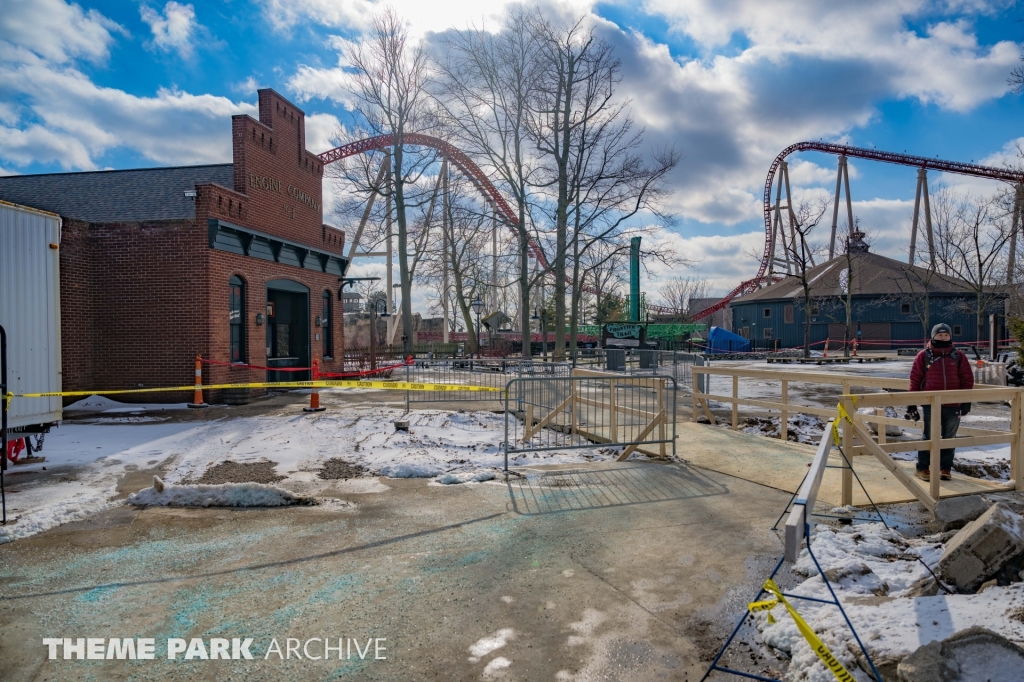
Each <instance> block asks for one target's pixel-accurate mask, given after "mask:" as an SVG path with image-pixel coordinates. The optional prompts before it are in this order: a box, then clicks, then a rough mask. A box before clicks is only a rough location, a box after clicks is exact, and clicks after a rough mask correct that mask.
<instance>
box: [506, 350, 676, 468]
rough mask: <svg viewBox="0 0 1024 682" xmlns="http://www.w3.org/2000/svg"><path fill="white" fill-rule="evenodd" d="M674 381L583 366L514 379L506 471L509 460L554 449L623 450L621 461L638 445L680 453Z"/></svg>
mask: <svg viewBox="0 0 1024 682" xmlns="http://www.w3.org/2000/svg"><path fill="white" fill-rule="evenodd" d="M675 384H676V382H675V379H674V378H673V377H671V376H664V375H659V376H650V375H648V376H628V375H619V374H614V373H609V372H596V371H592V370H586V369H579V368H577V369H576V370H574V371H573V372H572V375H571V376H550V377H518V378H514V379H511V380H510V381H508V383H507V384H506V392H505V440H504V443H503V446H504V450H505V453H504V454H505V470H506V471H508V465H509V460H510V459H511V460H516V459H519V458H520V457H523V456H524V455H525V454H526V453H536V452H543V451H550V450H572V449H581V448H592V449H600V448H608V447H613V448H622V452H621V453H619V454H618V457H617V461H624V460H626V459H628V458H629V456H630V455H632V454H633V452H635V451H636V450H637V449H638V448H642V451H643V453H644V454H648V455H652V456H655V457H667V456H668V454H669V452H671V455H672V457H675V455H676V446H675V442H676V419H675V415H676V394H677V392H676V387H675ZM670 424H671V428H670V426H669V425H670ZM669 431H671V434H670V433H669Z"/></svg>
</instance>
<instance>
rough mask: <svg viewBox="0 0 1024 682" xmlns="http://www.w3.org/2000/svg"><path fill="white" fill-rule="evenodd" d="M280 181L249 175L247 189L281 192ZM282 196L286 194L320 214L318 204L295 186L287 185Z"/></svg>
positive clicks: (263, 176) (253, 174) (254, 174)
mask: <svg viewBox="0 0 1024 682" xmlns="http://www.w3.org/2000/svg"><path fill="white" fill-rule="evenodd" d="M281 185H282V183H281V181H280V180H276V179H274V178H271V177H268V176H266V175H257V174H256V173H250V174H249V187H251V188H253V189H257V188H261V189H265V190H267V191H268V192H281ZM282 193H283V194H287V195H288V196H290V197H291V198H293V199H295V200H296V201H298V202H300V203H303V204H305V205H306V206H307V207H308V208H311V209H312V210H314V211H316V212H318V213H319V212H320V202H319V201H317V200H316V199H314V198H313V197H311V196H309V195H308V194H306V193H305V192H303V191H302V190H301V189H299V188H298V187H296V186H295V185H287V186H286V189H285V191H284V192H282Z"/></svg>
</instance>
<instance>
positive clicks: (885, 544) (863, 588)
mask: <svg viewBox="0 0 1024 682" xmlns="http://www.w3.org/2000/svg"><path fill="white" fill-rule="evenodd" d="M811 546H812V548H813V550H814V556H815V557H816V558H817V559H818V562H819V564H820V565H821V568H822V570H823V571H824V572H825V574H826V576H827V577H828V578H829V580H830V582H831V584H832V587H833V589H834V590H835V592H836V595H837V596H838V597H839V599H840V601H841V602H842V603H843V608H844V609H845V610H846V613H847V615H848V616H849V617H850V620H851V621H852V623H853V626H854V628H856V630H857V634H858V635H859V636H860V639H861V641H862V642H863V643H864V645H865V646H866V647H867V649H868V653H870V654H871V657H872V659H873V660H874V662H875V664H876V665H885V664H887V663H894V662H897V661H899V660H902V659H903V658H904V657H906V656H908V655H910V654H911V653H913V652H914V651H916V650H917V649H918V648H919V647H921V646H923V645H925V644H927V643H928V642H931V641H933V640H943V639H946V638H947V637H949V636H951V635H953V634H955V633H956V632H960V631H961V630H965V629H967V628H969V627H971V626H973V625H981V626H983V627H986V628H988V629H990V630H992V631H993V632H996V633H998V634H1000V635H1002V636H1003V637H1006V638H1007V639H1009V640H1011V641H1013V642H1015V643H1017V644H1018V645H1019V644H1021V643H1022V642H1024V622H1021V621H1020V620H1018V619H1015V618H1014V617H1013V615H1012V614H1013V613H1014V612H1015V611H1017V610H1018V609H1020V608H1022V606H1024V583H1016V584H1013V585H1010V586H1008V587H993V588H989V589H987V590H985V591H984V592H982V593H980V594H963V595H961V594H954V595H947V594H939V595H936V596H932V597H911V596H909V594H910V593H911V592H912V588H913V587H914V585H915V584H916V583H917V582H918V581H919V580H921V579H922V578H925V577H929V576H930V574H929V572H928V570H927V568H925V566H924V565H923V564H922V563H921V561H919V559H921V560H923V561H924V563H926V564H928V565H929V566H935V565H936V564H937V563H938V559H939V557H940V556H941V555H942V551H943V545H942V544H941V543H940V542H938V541H937V539H936V537H934V536H933V537H931V538H923V539H908V538H904V537H903V536H901V535H900V534H899V533H897V532H895V531H891V530H887V529H886V528H885V526H884V525H883V524H881V523H868V524H861V525H857V526H852V527H845V526H840V527H838V528H832V527H826V526H818V527H817V529H816V534H815V535H814V537H813V539H812V545H811ZM793 571H794V572H795V573H796V574H798V575H801V576H807V579H806V580H804V581H803V582H802V583H801V584H800V585H798V586H797V587H795V588H793V589H791V590H787V592H789V593H791V594H799V595H804V596H808V597H812V598H817V599H829V598H830V595H829V592H828V588H827V587H826V586H825V583H824V582H823V581H822V579H821V576H820V575H819V573H818V569H817V567H816V566H815V565H814V562H813V560H812V559H811V557H810V555H809V554H808V552H807V550H806V549H804V550H803V552H802V553H801V555H800V557H799V558H798V560H797V562H796V564H794V566H793ZM790 603H791V604H792V605H793V606H794V608H796V610H797V612H798V613H799V614H800V615H801V616H802V617H803V618H804V620H806V621H807V623H808V624H809V625H810V626H811V628H812V629H813V630H814V631H815V632H816V633H817V634H818V636H819V637H820V638H821V640H822V641H823V642H824V643H825V645H826V646H827V647H829V649H830V650H831V651H832V653H833V654H834V655H835V656H836V657H837V658H838V659H839V660H840V661H841V662H842V663H843V665H844V666H845V667H846V669H847V670H849V671H851V672H852V673H853V674H854V675H855V677H857V679H858V680H860V679H867V677H866V676H864V675H863V674H862V673H861V671H860V670H859V669H857V668H858V666H857V663H856V660H855V659H856V657H857V656H858V655H859V653H860V652H859V647H858V646H857V643H856V641H855V640H854V639H853V638H852V637H851V635H850V631H849V628H848V627H847V625H846V622H845V620H844V619H843V616H842V614H841V613H840V612H839V609H838V608H836V607H835V606H831V605H825V604H819V603H815V602H809V601H804V600H800V599H790ZM772 613H773V615H774V619H775V622H774V623H769V622H768V619H767V613H765V612H762V613H758V614H755V622H756V625H757V628H758V629H759V630H760V631H761V636H762V639H763V640H764V642H765V644H768V645H769V646H771V647H773V648H775V649H778V650H780V651H782V652H784V653H786V654H787V655H789V656H790V657H791V658H792V660H791V663H790V667H789V671H788V674H787V676H786V679H794V680H808V681H809V682H832V680H834V679H835V678H834V677H833V676H832V673H830V672H829V671H828V670H827V669H826V668H825V667H824V666H823V665H822V664H821V662H820V661H819V659H818V657H817V655H816V654H815V653H814V652H813V651H812V650H811V648H810V646H809V645H808V644H807V641H806V640H805V639H804V638H803V636H802V635H801V634H800V632H799V631H798V630H797V627H796V624H795V623H794V622H793V619H792V618H791V617H790V616H789V614H788V613H787V612H786V611H785V609H784V608H783V607H781V606H777V607H775V609H774V610H773V611H772Z"/></svg>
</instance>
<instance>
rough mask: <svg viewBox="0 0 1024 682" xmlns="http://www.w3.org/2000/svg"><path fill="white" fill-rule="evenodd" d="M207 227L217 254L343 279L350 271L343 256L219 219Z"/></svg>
mask: <svg viewBox="0 0 1024 682" xmlns="http://www.w3.org/2000/svg"><path fill="white" fill-rule="evenodd" d="M206 226H207V236H208V241H209V246H210V248H211V249H215V250H217V251H225V252H227V253H234V254H237V255H240V256H247V257H249V258H258V259H260V260H265V261H271V262H273V263H282V264H284V265H290V266H292V267H297V268H301V269H305V270H313V271H314V272H323V273H327V274H332V275H338V276H340V277H343V276H344V275H345V272H346V271H347V270H348V259H347V258H345V257H344V256H341V255H339V254H333V253H328V252H326V251H319V250H317V249H311V248H309V247H308V246H303V245H302V244H297V243H295V242H291V241H288V240H287V239H281V238H279V237H274V236H271V235H269V234H264V233H262V232H257V231H256V230H250V229H249V228H247V227H241V226H239V225H233V224H231V223H227V222H224V221H223V220H218V219H216V218H209V219H208V220H207V223H206Z"/></svg>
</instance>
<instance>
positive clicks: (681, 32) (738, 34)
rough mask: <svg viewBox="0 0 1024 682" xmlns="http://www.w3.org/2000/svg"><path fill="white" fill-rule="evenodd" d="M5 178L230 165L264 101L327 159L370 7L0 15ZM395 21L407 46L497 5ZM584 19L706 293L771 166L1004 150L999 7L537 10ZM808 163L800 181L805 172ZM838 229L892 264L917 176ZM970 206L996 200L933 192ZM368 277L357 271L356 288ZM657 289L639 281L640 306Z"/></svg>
mask: <svg viewBox="0 0 1024 682" xmlns="http://www.w3.org/2000/svg"><path fill="white" fill-rule="evenodd" d="M2 4H3V7H4V11H3V12H0V173H5V174H6V173H40V172H53V171H63V170H91V169H101V168H130V167H142V166H159V165H178V164H194V163H210V162H227V161H230V147H229V133H230V122H229V117H230V116H231V115H232V114H235V113H254V104H255V88H256V87H273V88H275V89H277V90H278V91H280V92H282V93H283V94H285V95H286V96H288V97H291V98H292V99H294V100H295V101H296V102H297V103H298V104H299V105H300V106H301V107H302V108H303V109H304V110H305V111H306V113H307V115H309V117H310V123H309V125H308V138H309V139H308V146H309V147H310V148H311V149H312V150H313V151H323V150H325V149H327V148H328V146H329V138H330V137H331V135H332V134H334V133H336V132H337V129H338V126H339V125H343V124H345V123H347V122H349V117H348V114H347V112H346V109H345V106H344V101H345V97H346V95H345V93H344V92H343V91H342V89H341V86H340V83H341V81H342V80H343V78H341V77H340V75H341V67H340V66H339V60H343V59H344V46H345V45H346V44H349V45H350V44H351V43H358V42H359V41H360V40H361V37H362V35H363V31H364V30H365V29H366V25H367V18H368V17H369V16H370V15H372V13H373V12H374V11H376V10H378V9H380V7H381V6H382V5H379V4H378V3H376V2H374V1H373V0H211V1H208V2H203V3H198V2H193V3H187V2H164V1H162V0H156V1H150V2H123V1H122V2H115V1H89V0H85V1H83V2H80V3H77V4H75V3H68V2H65V1H64V0H31V1H28V0H2ZM391 4H392V6H393V7H395V9H396V10H397V11H398V12H399V14H401V15H402V16H404V17H406V18H407V19H408V21H409V26H410V30H411V31H412V33H413V35H414V36H415V37H416V38H417V39H427V40H430V39H431V34H432V33H434V34H436V33H437V32H441V31H445V30H450V29H452V28H456V29H457V28H461V27H464V26H466V25H467V24H468V23H470V22H476V23H478V24H479V23H481V22H486V24H487V25H488V26H495V27H496V26H497V25H498V21H499V19H500V14H501V12H502V11H503V9H504V7H505V6H506V4H505V3H502V2H496V3H487V7H488V10H487V12H488V13H487V14H482V13H481V9H480V7H481V4H480V3H475V2H470V1H469V0H456V1H454V2H434V3H424V2H422V0H419V1H417V2H413V1H412V0H398V1H397V2H393V3H391ZM541 6H542V7H543V8H544V11H546V12H548V13H550V14H551V15H552V16H555V15H557V16H563V17H568V16H578V15H584V14H586V15H589V21H590V22H591V23H592V25H594V26H595V27H596V28H597V31H598V33H599V34H600V35H601V36H602V37H603V38H604V39H606V40H608V41H609V42H611V43H612V44H613V45H614V46H615V49H616V53H617V54H618V56H619V57H620V58H621V59H622V61H623V75H624V82H623V85H622V93H623V95H625V96H629V97H631V98H632V99H633V108H634V113H635V115H636V117H637V119H638V120H639V121H640V122H641V123H642V124H643V125H645V126H646V128H647V139H648V140H649V143H650V144H651V145H652V147H655V146H660V145H665V144H674V145H675V146H676V148H677V149H678V150H679V151H681V152H682V153H683V156H684V158H683V161H682V163H681V164H680V167H679V168H678V169H677V171H676V172H675V173H674V175H673V176H672V179H671V183H672V190H673V194H672V196H671V198H670V208H671V209H672V211H673V212H674V213H675V214H676V215H677V216H678V218H679V222H678V224H677V225H676V226H675V227H674V228H672V229H671V230H667V231H663V232H662V233H660V234H659V235H658V236H657V237H655V238H654V241H655V242H657V243H659V244H661V245H663V246H664V248H675V249H677V250H678V251H679V252H680V253H681V254H682V255H685V256H687V257H689V258H691V259H694V260H696V261H697V262H698V266H697V269H696V270H695V271H694V272H691V273H688V274H695V273H698V272H699V274H700V275H703V276H706V277H708V278H710V279H711V280H712V282H713V284H714V286H715V287H716V289H717V290H718V291H725V290H727V289H730V288H731V287H732V286H733V285H734V284H735V283H737V282H738V281H739V280H741V279H746V278H747V277H749V276H751V275H753V274H754V273H755V272H756V260H755V259H753V258H752V257H750V256H748V255H746V252H747V251H749V250H750V249H751V246H752V245H753V246H754V247H756V246H757V244H758V242H759V241H760V240H762V237H761V231H762V223H761V218H760V195H761V188H762V185H763V182H764V175H765V173H766V171H767V169H768V165H769V164H770V162H771V159H772V158H773V157H774V156H775V154H776V153H778V151H780V150H781V149H782V148H784V147H785V146H787V145H788V144H790V143H792V142H796V141H799V140H802V139H818V138H823V139H825V140H827V141H842V142H847V143H850V144H854V145H858V146H868V147H870V146H877V147H878V148H879V149H887V150H893V151H902V150H904V149H905V150H907V152H909V153H912V154H919V155H925V156H936V155H937V156H939V157H940V158H947V159H953V160H963V161H970V160H974V161H975V162H981V163H992V164H1000V163H1003V162H1005V161H1007V160H1009V159H1010V158H1011V156H1012V154H1011V153H1010V152H1009V150H1011V149H1012V145H1013V144H1014V143H1015V141H1016V140H1018V139H1019V138H1021V137H1022V136H1024V133H1022V132H1021V126H1020V121H1021V114H1022V113H1024V111H1022V102H1021V96H1019V95H1015V94H1012V93H1010V92H1009V90H1008V87H1007V85H1006V77H1007V75H1008V74H1009V72H1010V70H1011V69H1012V68H1013V67H1014V66H1016V65H1017V64H1018V63H1019V58H1020V53H1021V51H1020V46H1019V43H1020V42H1021V41H1022V40H1024V24H1022V23H1019V22H1018V19H1020V18H1021V11H1020V9H1019V8H1018V7H1017V6H1016V4H1015V3H1013V2H986V1H985V0H946V1H942V2H928V1H926V0H875V1H871V0H866V1H865V2H857V3H835V2H824V3H814V2H810V3H809V2H805V1H803V0H690V1H688V2H678V1H677V0H647V1H646V2H643V3H641V4H638V3H633V2H630V3H625V2H622V3H618V2H598V3H593V2H587V1H586V0H570V2H546V3H542V5H541ZM805 162H806V163H805ZM852 166H853V171H852V174H853V178H852V180H853V183H852V193H853V196H854V199H855V202H856V204H855V212H856V213H857V215H858V216H859V217H860V218H861V222H862V224H864V225H865V226H866V227H867V228H868V230H869V232H870V233H872V234H873V236H874V239H875V241H876V250H879V251H881V252H883V253H886V255H891V256H893V257H900V256H901V255H902V251H903V250H905V249H906V242H907V241H908V236H907V235H908V234H909V215H910V210H911V206H912V202H913V192H914V182H915V177H916V176H915V171H914V170H913V169H908V168H899V167H893V166H884V165H881V164H876V163H870V162H857V161H855V162H852ZM834 169H835V159H834V158H831V157H828V156H824V155H820V154H805V155H803V156H802V157H799V158H792V159H791V172H792V175H793V180H794V184H795V185H796V188H795V192H796V193H797V194H798V195H805V194H806V193H812V192H821V191H823V188H830V186H832V185H834V182H835V180H834V175H835V170H834ZM943 180H944V181H945V182H946V183H947V184H951V185H954V186H958V187H960V188H962V189H964V190H970V191H974V192H982V193H983V192H991V191H993V190H995V189H996V187H995V186H994V185H992V184H986V183H979V182H975V181H964V180H963V179H958V178H945V179H942V178H939V177H933V178H931V181H932V182H933V183H934V182H939V181H943ZM377 267H379V266H378V265H375V264H371V263H367V264H364V265H363V266H362V268H364V269H366V271H371V270H373V269H374V268H377ZM671 274H674V273H669V272H666V271H661V270H658V268H654V269H653V270H652V272H651V273H650V277H651V281H650V282H649V287H648V288H649V289H656V288H657V284H658V282H659V281H660V280H662V279H664V278H665V277H668V276H670V275H671Z"/></svg>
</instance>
